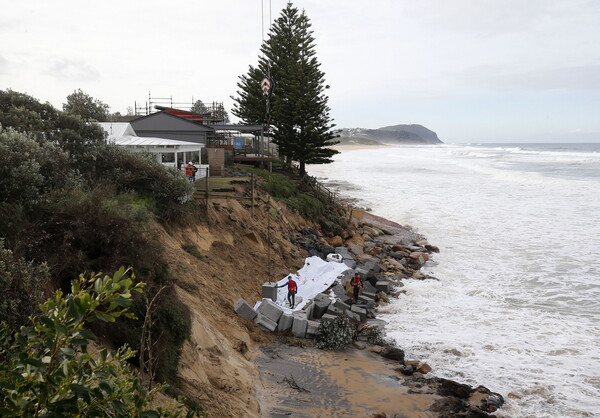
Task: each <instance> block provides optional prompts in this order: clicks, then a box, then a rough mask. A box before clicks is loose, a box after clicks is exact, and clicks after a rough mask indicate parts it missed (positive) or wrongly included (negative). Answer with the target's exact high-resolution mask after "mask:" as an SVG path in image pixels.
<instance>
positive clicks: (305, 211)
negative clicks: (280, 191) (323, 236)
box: [285, 193, 324, 219]
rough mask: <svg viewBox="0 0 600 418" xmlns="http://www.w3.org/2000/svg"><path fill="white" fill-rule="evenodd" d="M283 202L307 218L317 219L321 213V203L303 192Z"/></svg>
mask: <svg viewBox="0 0 600 418" xmlns="http://www.w3.org/2000/svg"><path fill="white" fill-rule="evenodd" d="M285 202H286V203H287V204H288V206H290V207H292V208H294V209H296V210H297V211H298V212H300V213H301V214H302V215H303V216H304V217H306V218H309V219H317V218H318V217H319V216H321V215H322V214H323V208H324V206H323V203H321V201H319V200H318V199H315V198H314V197H312V196H309V195H307V194H304V193H301V194H298V195H296V196H293V197H290V198H288V199H286V201H285Z"/></svg>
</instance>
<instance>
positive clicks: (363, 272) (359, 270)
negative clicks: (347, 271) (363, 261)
mask: <svg viewBox="0 0 600 418" xmlns="http://www.w3.org/2000/svg"><path fill="white" fill-rule="evenodd" d="M354 271H355V272H356V273H358V275H359V277H360V278H361V279H363V280H366V279H367V275H368V274H369V270H367V269H365V268H363V267H357V268H355V269H354Z"/></svg>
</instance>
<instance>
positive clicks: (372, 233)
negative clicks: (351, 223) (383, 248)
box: [363, 225, 381, 237]
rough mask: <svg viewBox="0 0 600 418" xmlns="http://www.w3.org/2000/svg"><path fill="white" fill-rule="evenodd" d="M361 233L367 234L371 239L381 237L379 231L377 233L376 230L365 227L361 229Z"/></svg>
mask: <svg viewBox="0 0 600 418" xmlns="http://www.w3.org/2000/svg"><path fill="white" fill-rule="evenodd" d="M363 232H365V233H366V234H369V235H370V236H372V237H378V236H379V235H381V231H378V230H377V229H375V228H373V227H370V226H367V225H365V226H364V227H363Z"/></svg>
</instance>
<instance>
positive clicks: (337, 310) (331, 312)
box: [323, 305, 344, 316]
mask: <svg viewBox="0 0 600 418" xmlns="http://www.w3.org/2000/svg"><path fill="white" fill-rule="evenodd" d="M327 314H329V315H335V316H342V315H343V314H344V311H343V310H341V309H340V308H336V307H335V306H334V305H329V306H328V307H327V313H326V314H325V315H327ZM325 315H323V316H325Z"/></svg>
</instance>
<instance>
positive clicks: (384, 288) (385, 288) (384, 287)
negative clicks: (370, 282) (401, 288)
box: [375, 280, 390, 294]
mask: <svg viewBox="0 0 600 418" xmlns="http://www.w3.org/2000/svg"><path fill="white" fill-rule="evenodd" d="M375 287H376V288H377V291H378V292H384V293H387V294H389V293H390V282H388V281H387V280H379V281H378V282H377V283H375Z"/></svg>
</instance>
